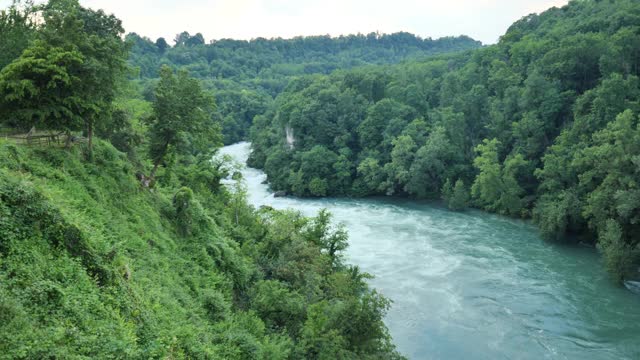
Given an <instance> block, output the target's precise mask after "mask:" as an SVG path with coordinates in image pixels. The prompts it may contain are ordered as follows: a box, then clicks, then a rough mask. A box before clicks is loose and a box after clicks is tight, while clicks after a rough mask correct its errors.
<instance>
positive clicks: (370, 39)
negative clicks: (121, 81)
mask: <svg viewBox="0 0 640 360" xmlns="http://www.w3.org/2000/svg"><path fill="white" fill-rule="evenodd" d="M127 41H129V42H130V43H131V44H132V49H131V55H130V60H129V62H130V64H131V65H132V66H133V67H134V68H136V69H138V70H139V71H138V74H137V76H136V77H137V78H139V79H140V80H141V81H142V82H143V84H144V85H145V86H147V88H149V89H150V88H151V86H152V84H153V82H152V81H150V80H152V79H154V78H156V77H157V76H158V70H159V68H160V66H161V65H163V64H166V65H169V66H171V67H173V68H176V69H178V68H180V69H185V70H188V71H189V73H190V74H191V76H194V77H197V78H199V79H201V80H203V81H204V82H205V84H207V86H208V87H209V88H211V89H214V90H215V92H216V99H217V103H218V107H219V113H220V117H221V119H222V121H223V135H224V140H225V143H233V142H237V141H239V140H241V139H244V138H245V137H246V135H247V131H248V128H249V126H251V123H252V120H253V117H254V116H255V115H258V114H261V113H263V112H264V111H265V110H266V108H267V107H269V105H270V103H271V101H272V98H273V97H275V96H277V95H278V94H279V93H280V92H282V91H283V90H284V88H285V87H286V86H287V84H289V81H290V79H291V78H292V77H294V76H301V75H311V74H329V73H331V72H333V71H335V70H338V69H351V68H355V67H359V66H365V65H381V64H395V63H399V62H402V61H405V60H409V59H414V60H415V59H424V58H427V57H430V56H434V55H439V54H445V53H453V52H459V51H464V50H470V49H476V48H479V47H481V46H482V44H481V43H480V42H479V41H476V40H473V39H471V38H469V37H467V36H459V37H445V38H441V39H436V40H433V39H431V38H426V39H422V38H420V37H418V36H415V35H413V34H410V33H406V32H399V33H394V34H377V33H371V34H368V35H362V34H359V35H348V36H340V37H335V38H334V37H330V36H308V37H296V38H293V39H281V38H276V39H264V38H258V39H253V40H250V41H244V40H231V39H222V40H216V41H212V42H211V43H210V44H205V41H204V37H203V36H202V35H201V34H196V35H193V36H192V35H190V34H189V33H187V32H183V33H181V34H178V35H177V36H176V39H175V40H174V45H173V46H169V44H168V43H167V41H166V40H165V39H163V38H160V39H158V40H156V41H152V40H151V39H148V38H145V37H141V36H140V35H138V34H135V33H131V34H129V35H127ZM147 93H151V91H147Z"/></svg>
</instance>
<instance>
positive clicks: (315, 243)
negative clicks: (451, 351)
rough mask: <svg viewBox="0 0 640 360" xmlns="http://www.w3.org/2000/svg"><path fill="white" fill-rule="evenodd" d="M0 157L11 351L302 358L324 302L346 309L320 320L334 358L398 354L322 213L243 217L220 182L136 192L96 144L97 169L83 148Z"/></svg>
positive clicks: (4, 333) (120, 162)
mask: <svg viewBox="0 0 640 360" xmlns="http://www.w3.org/2000/svg"><path fill="white" fill-rule="evenodd" d="M0 155H1V156H0V280H1V281H0V299H1V300H2V301H1V302H0V310H2V311H0V319H2V321H0V350H2V352H3V354H4V356H6V357H8V358H15V357H21V358H42V357H63V358H68V357H99V358H107V357H120V356H125V357H131V358H139V357H144V358H166V357H172V358H194V357H204V358H228V359H288V358H292V357H293V358H297V357H300V356H303V357H307V355H308V356H312V354H313V351H312V350H309V345H308V344H318V343H321V342H322V341H323V340H322V339H323V337H324V336H325V335H324V333H322V332H310V331H306V332H305V331H304V329H305V328H309V327H311V326H312V325H311V323H312V320H309V319H310V318H312V317H313V316H315V315H314V314H315V313H314V310H312V309H313V308H314V306H316V305H317V304H325V303H326V304H329V303H331V304H334V303H335V304H336V306H337V307H338V308H340V309H341V310H340V311H341V313H340V314H338V313H336V315H337V316H338V317H337V318H335V319H333V320H332V321H331V323H327V324H325V325H323V326H322V329H323V331H324V330H326V331H328V332H329V333H336V334H340V335H339V336H340V338H341V340H340V344H341V346H342V348H341V349H335V350H336V351H338V353H344V354H352V355H351V356H352V357H368V356H377V357H383V358H393V357H398V356H399V355H397V353H396V352H395V350H394V349H393V346H392V345H391V342H390V337H389V335H388V333H387V332H386V328H385V327H384V324H383V323H382V318H383V316H384V314H385V312H386V309H387V308H388V301H387V300H385V299H384V298H382V297H380V296H379V295H374V294H375V293H374V292H372V291H371V290H369V289H368V286H367V285H366V283H365V282H364V280H365V279H367V277H368V276H367V275H366V274H360V273H358V272H355V273H354V272H353V271H352V270H350V269H347V268H345V267H344V266H343V264H342V262H341V260H340V259H341V252H342V251H343V250H344V248H345V247H346V244H347V236H346V232H344V229H343V228H342V227H334V226H332V225H331V222H330V215H329V213H328V212H326V211H322V212H320V214H319V215H318V217H316V218H311V219H309V218H305V217H303V216H301V215H300V214H297V213H292V212H278V211H274V210H266V209H265V210H261V211H256V210H254V209H253V208H251V207H250V206H248V205H247V204H246V203H244V201H245V200H244V199H241V200H240V201H241V202H243V203H244V206H245V207H246V209H245V210H243V211H240V212H237V213H236V212H235V211H234V209H233V208H232V207H229V206H228V203H230V202H232V201H236V200H235V199H234V195H233V194H231V193H229V192H227V191H226V190H225V189H224V187H216V188H214V189H211V188H209V187H206V186H203V187H194V189H189V188H187V187H185V186H186V185H187V184H180V183H179V182H178V183H177V184H178V187H177V188H170V187H164V186H160V185H158V186H157V187H156V188H155V189H154V191H149V190H147V189H144V188H142V189H141V188H140V185H139V182H138V180H137V179H136V178H135V172H134V167H133V166H132V164H131V163H130V162H129V160H128V159H127V157H126V156H125V155H124V154H122V153H120V152H118V151H117V150H115V149H114V148H113V147H112V146H111V145H109V144H108V143H105V142H102V141H98V142H97V143H96V144H95V149H94V158H93V161H92V162H85V161H84V156H83V155H82V149H79V148H72V149H68V150H66V149H56V148H48V149H46V150H44V149H43V150H41V149H37V148H25V147H22V146H15V145H11V144H9V143H7V142H0ZM202 166H204V164H203V165H202ZM209 166H210V167H212V168H213V169H215V167H216V166H217V165H216V163H210V164H209ZM188 169H189V168H188V167H186V168H183V167H176V168H174V170H173V171H176V172H182V171H189V170H188ZM219 171H222V170H219ZM227 173H228V172H227ZM176 178H185V179H189V177H186V176H185V174H177V176H176ZM114 194H118V196H114ZM204 204H206V206H205V205H204ZM240 244H242V245H240ZM322 306H325V305H322ZM347 316H348V318H347ZM347 320H348V321H347ZM356 330H357V334H356V333H354V331H356ZM365 330H366V332H365Z"/></svg>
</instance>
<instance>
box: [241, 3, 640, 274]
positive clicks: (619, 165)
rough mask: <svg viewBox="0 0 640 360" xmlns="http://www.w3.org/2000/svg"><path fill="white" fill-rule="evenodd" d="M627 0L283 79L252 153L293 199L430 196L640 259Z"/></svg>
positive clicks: (635, 24) (634, 73)
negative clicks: (438, 50) (397, 57)
mask: <svg viewBox="0 0 640 360" xmlns="http://www.w3.org/2000/svg"><path fill="white" fill-rule="evenodd" d="M639 24H640V3H638V2H637V1H630V0H615V1H614V0H611V1H608V0H607V1H589V0H583V1H571V2H570V3H569V4H568V5H567V6H564V7H562V8H552V9H550V10H548V11H546V12H543V13H541V14H539V15H537V14H532V15H529V16H526V17H524V18H522V19H521V20H519V21H517V22H516V23H514V24H513V25H512V26H511V27H510V28H509V29H508V31H507V32H506V33H505V34H504V35H503V36H502V37H501V38H500V41H499V42H498V43H497V44H496V45H491V46H486V47H483V48H481V49H476V50H473V51H467V52H463V53H458V54H440V55H437V56H435V57H430V58H427V59H423V60H418V61H407V62H404V63H402V64H398V65H382V66H368V67H363V68H358V69H352V70H340V71H336V72H333V73H332V74H329V75H311V76H303V77H299V78H296V79H295V80H293V81H291V82H290V83H289V85H288V86H287V88H286V89H285V90H284V91H283V92H282V93H281V94H280V95H278V97H277V98H276V99H275V101H274V105H273V106H272V107H270V108H269V109H268V110H267V111H266V112H265V113H264V114H261V115H258V116H256V117H255V118H254V122H253V128H252V129H251V135H250V138H251V142H252V145H253V153H252V156H251V159H250V165H251V166H253V167H257V168H261V169H263V170H264V171H265V172H266V173H267V175H268V177H269V183H270V184H271V186H272V187H273V189H274V190H284V191H287V192H288V193H290V194H292V195H295V196H300V197H323V196H348V197H365V196H374V195H386V196H399V197H412V198H418V199H443V200H444V202H445V203H446V204H447V205H448V206H449V207H450V208H451V209H454V210H463V209H465V208H467V207H476V208H479V209H483V210H486V211H490V212H495V213H499V214H503V215H508V216H513V217H522V218H532V219H533V220H534V222H535V223H536V224H537V225H538V227H539V228H540V231H541V232H542V233H543V235H545V236H546V237H547V238H549V239H552V240H560V241H575V242H582V243H587V244H595V245H597V246H598V248H599V250H600V251H601V252H602V254H603V256H604V260H605V261H604V262H605V264H606V267H607V270H608V271H609V272H610V274H611V275H612V276H613V278H614V279H615V280H616V281H622V280H623V279H625V278H634V277H637V269H638V265H640V228H639V227H638V226H639V225H640V189H639V185H640V167H639V163H638V161H639V159H640V142H639V140H640V125H639V122H638V115H639V111H640V108H639V106H640V103H639V100H640V87H639V86H640V83H639V79H638V76H639V75H640V67H639V66H640V27H639Z"/></svg>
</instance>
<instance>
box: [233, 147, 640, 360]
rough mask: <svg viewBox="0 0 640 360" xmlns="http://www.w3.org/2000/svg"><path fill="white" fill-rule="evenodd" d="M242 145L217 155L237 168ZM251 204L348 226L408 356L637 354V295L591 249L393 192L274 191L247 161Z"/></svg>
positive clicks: (352, 258) (358, 258) (354, 259)
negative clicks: (336, 195)
mask: <svg viewBox="0 0 640 360" xmlns="http://www.w3.org/2000/svg"><path fill="white" fill-rule="evenodd" d="M249 146H250V145H249V144H248V143H240V144H235V145H231V146H227V147H225V148H223V149H222V153H224V154H229V155H231V156H233V157H234V158H235V159H236V160H238V161H240V162H242V163H245V162H246V159H247V157H248V154H249ZM243 175H244V178H245V181H246V183H247V187H248V196H249V201H250V202H251V203H252V204H253V205H254V206H256V207H259V206H261V205H269V206H272V207H274V208H276V209H285V208H292V209H296V210H299V211H301V212H302V213H304V214H307V215H315V214H316V213H317V211H318V210H319V209H321V208H327V209H329V210H330V211H331V212H332V213H333V214H334V218H335V220H336V221H338V222H342V223H344V224H345V225H346V227H347V229H348V231H349V249H348V250H347V252H346V255H347V261H348V262H350V263H352V264H355V265H358V266H360V268H361V269H363V270H364V271H367V272H369V273H371V274H372V275H374V276H375V279H373V280H372V281H371V285H372V286H374V287H375V288H377V289H378V290H379V291H380V292H381V293H383V294H384V295H385V296H386V297H388V298H389V299H391V300H392V301H393V305H392V308H391V310H390V311H389V313H388V315H387V317H386V319H385V322H386V324H387V326H388V327H389V330H390V332H391V335H392V336H393V339H394V342H395V344H396V345H397V347H398V350H399V351H400V352H401V353H402V354H404V355H405V356H407V357H409V358H410V359H583V360H586V359H633V360H637V359H640V296H638V295H635V294H633V293H631V292H629V291H627V290H625V289H624V288H622V287H618V286H615V285H614V284H613V283H612V282H611V281H610V280H609V278H608V277H607V274H606V273H605V272H604V270H603V267H602V264H601V260H600V258H599V256H598V254H597V253H596V251H595V250H594V249H592V248H588V247H581V246H563V245H559V244H554V243H550V242H546V241H543V240H542V239H541V238H540V237H539V235H538V233H537V231H536V229H535V227H534V226H532V225H531V224H529V223H527V222H524V221H519V220H513V219H508V218H504V217H500V216H496V215H490V214H487V213H483V212H480V211H468V212H464V213H456V212H450V211H447V210H446V209H444V208H442V207H440V206H438V205H433V204H428V203H422V202H416V201H408V200H397V199H396V200H393V199H297V198H274V197H273V194H272V193H271V192H270V191H269V189H268V186H267V185H265V184H263V182H264V180H265V178H266V177H265V175H264V173H262V172H261V171H259V170H256V169H251V168H245V169H244V170H243Z"/></svg>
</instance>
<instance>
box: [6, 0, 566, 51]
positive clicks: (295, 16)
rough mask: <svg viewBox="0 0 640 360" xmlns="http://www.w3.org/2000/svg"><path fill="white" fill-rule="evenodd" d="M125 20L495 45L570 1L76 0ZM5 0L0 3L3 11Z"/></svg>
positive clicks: (169, 26)
mask: <svg viewBox="0 0 640 360" xmlns="http://www.w3.org/2000/svg"><path fill="white" fill-rule="evenodd" d="M80 2H81V3H82V4H83V5H84V6H87V7H90V8H93V9H104V10H105V11H107V12H109V13H114V14H115V15H116V16H118V17H119V18H120V19H122V20H123V22H124V26H125V29H126V30H127V32H137V33H138V34H140V35H143V36H148V37H150V38H152V39H154V40H155V39H156V38H158V37H160V36H163V37H165V38H167V40H168V41H169V42H170V43H172V40H173V39H174V37H175V35H176V34H177V33H179V32H182V31H185V30H186V31H189V32H190V33H192V34H195V33H198V32H201V33H202V34H203V35H204V37H205V38H206V39H207V40H211V39H220V38H235V39H251V38H256V37H266V38H269V37H284V38H290V37H293V36H296V35H325V34H329V35H333V36H336V35H340V34H354V33H364V34H366V33H370V32H375V31H379V32H381V33H391V32H397V31H408V32H411V33H414V34H417V35H419V36H422V37H432V38H438V37H441V36H449V35H454V36H455V35H462V34H464V35H469V36H471V37H473V38H474V39H477V40H480V41H482V42H483V43H485V44H492V43H495V42H496V41H497V40H498V38H499V37H500V35H502V34H504V32H505V31H506V30H507V28H508V27H509V25H511V23H513V22H514V21H516V20H518V19H520V18H521V17H523V16H525V15H527V14H530V13H532V12H541V11H544V10H546V9H548V8H550V7H553V6H562V5H565V4H566V3H567V2H568V0H180V1H178V0H80ZM9 3H10V0H0V7H2V8H4V7H6V6H7V5H8V4H9Z"/></svg>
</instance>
